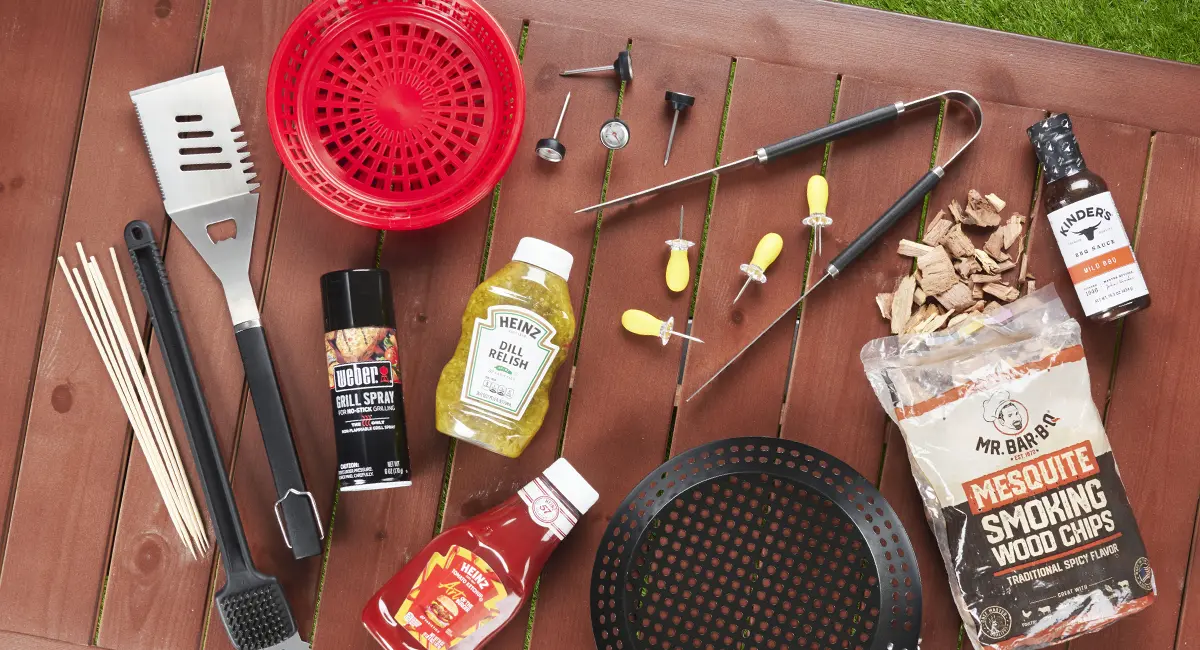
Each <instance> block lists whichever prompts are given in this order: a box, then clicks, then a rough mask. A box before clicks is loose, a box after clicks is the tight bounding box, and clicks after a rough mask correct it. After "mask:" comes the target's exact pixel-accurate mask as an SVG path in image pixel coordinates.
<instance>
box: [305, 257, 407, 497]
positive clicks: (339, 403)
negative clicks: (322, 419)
mask: <svg viewBox="0 0 1200 650" xmlns="http://www.w3.org/2000/svg"><path fill="white" fill-rule="evenodd" d="M321 303H322V306H323V308H324V312H325V362H326V366H327V367H328V371H329V394H330V397H331V399H332V401H333V430H334V435H335V436H336V437H337V455H338V484H339V485H340V486H341V489H342V490H343V491H355V490H378V489H383V488H389V487H403V486H406V485H411V484H412V468H411V467H410V465H409V460H408V440H407V437H406V436H405V430H404V402H403V400H402V394H403V391H402V390H401V385H400V374H399V372H398V370H399V368H400V358H399V350H398V349H397V347H396V317H395V314H394V313H393V310H392V291H391V283H390V281H389V280H388V274H387V271H383V270H380V269H353V270H346V271H334V272H332V273H326V274H325V275H323V276H321Z"/></svg>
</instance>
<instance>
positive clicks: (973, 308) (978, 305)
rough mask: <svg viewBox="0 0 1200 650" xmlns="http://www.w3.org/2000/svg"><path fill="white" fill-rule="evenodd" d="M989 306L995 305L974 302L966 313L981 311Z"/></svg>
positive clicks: (979, 301)
mask: <svg viewBox="0 0 1200 650" xmlns="http://www.w3.org/2000/svg"><path fill="white" fill-rule="evenodd" d="M989 304H995V303H989V302H987V301H986V300H976V301H975V304H974V305H971V308H970V309H968V310H967V311H983V310H984V309H986V308H987V306H988V305H989Z"/></svg>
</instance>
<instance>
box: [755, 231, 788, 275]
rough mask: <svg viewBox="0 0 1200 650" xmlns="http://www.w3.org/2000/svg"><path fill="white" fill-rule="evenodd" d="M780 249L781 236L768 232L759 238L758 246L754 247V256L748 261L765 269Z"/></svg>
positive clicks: (781, 246) (772, 261) (773, 260)
mask: <svg viewBox="0 0 1200 650" xmlns="http://www.w3.org/2000/svg"><path fill="white" fill-rule="evenodd" d="M782 250H783V237H780V236H779V235H778V234H776V233H773V232H769V233H767V234H766V235H765V236H763V238H762V239H761V240H759V242H758V246H755V247H754V258H753V259H751V260H750V263H751V264H753V265H754V266H757V267H758V268H760V269H762V270H764V271H766V270H767V267H769V266H771V264H773V263H774V262H775V260H776V258H778V257H779V253H780V252H781V251H782Z"/></svg>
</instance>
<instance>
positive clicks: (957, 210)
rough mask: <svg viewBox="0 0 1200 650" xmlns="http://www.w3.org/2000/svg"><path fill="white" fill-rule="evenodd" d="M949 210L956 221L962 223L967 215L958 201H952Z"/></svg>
mask: <svg viewBox="0 0 1200 650" xmlns="http://www.w3.org/2000/svg"><path fill="white" fill-rule="evenodd" d="M949 210H950V214H951V215H953V216H954V220H955V221H957V222H959V223H962V220H963V218H964V217H965V216H966V215H964V214H963V209H962V205H960V204H959V202H958V199H954V200H952V201H950V206H949Z"/></svg>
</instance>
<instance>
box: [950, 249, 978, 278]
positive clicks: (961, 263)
mask: <svg viewBox="0 0 1200 650" xmlns="http://www.w3.org/2000/svg"><path fill="white" fill-rule="evenodd" d="M954 270H956V271H958V274H959V275H960V276H962V279H964V280H967V279H969V278H970V277H971V276H972V275H974V274H976V273H979V272H980V271H982V270H983V267H982V266H980V265H979V260H977V259H975V255H974V253H972V254H971V256H970V257H967V258H963V259H960V260H958V261H957V262H955V263H954Z"/></svg>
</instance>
